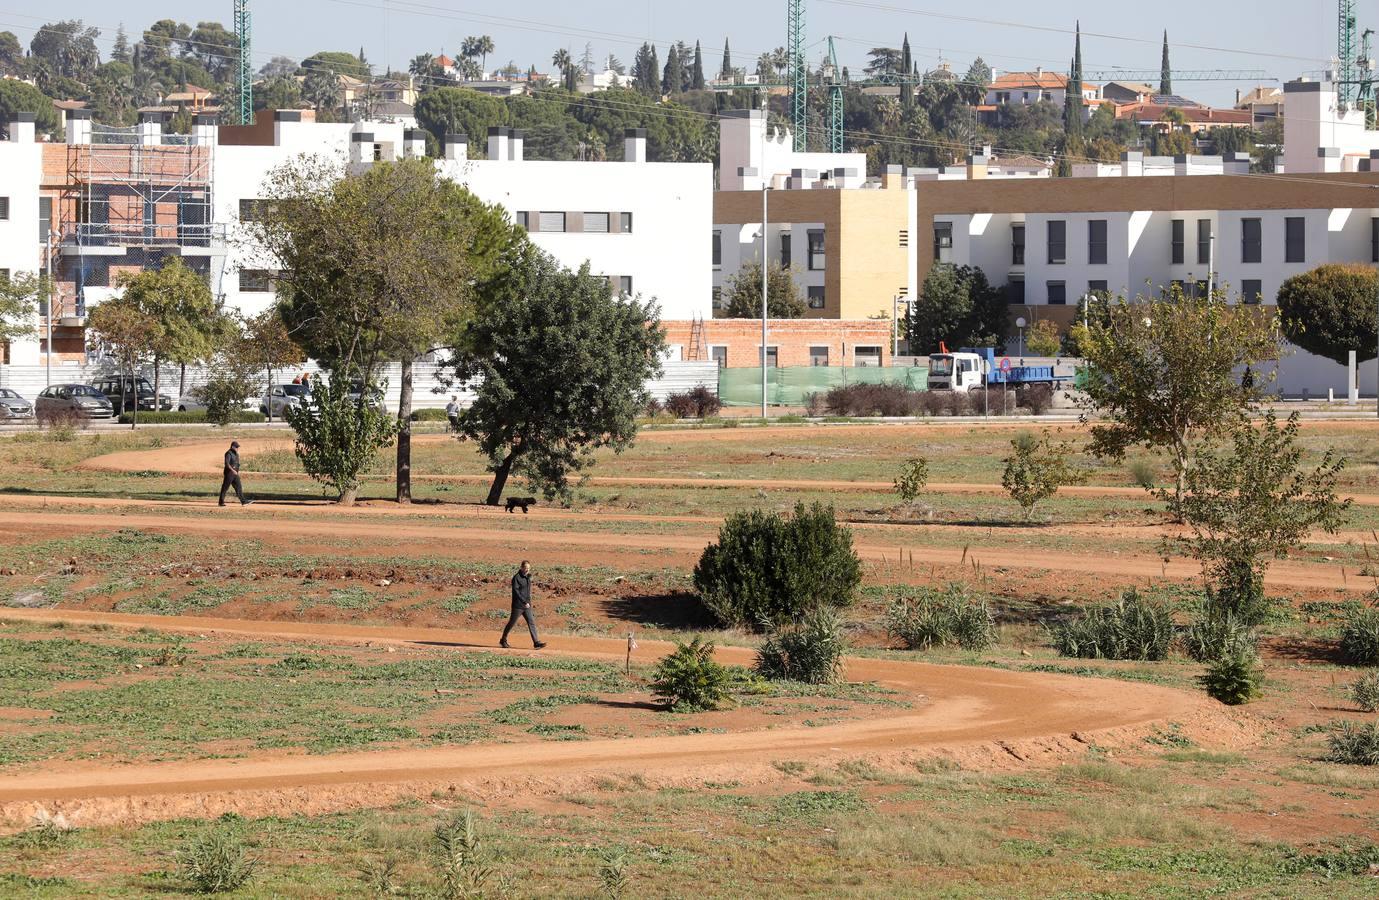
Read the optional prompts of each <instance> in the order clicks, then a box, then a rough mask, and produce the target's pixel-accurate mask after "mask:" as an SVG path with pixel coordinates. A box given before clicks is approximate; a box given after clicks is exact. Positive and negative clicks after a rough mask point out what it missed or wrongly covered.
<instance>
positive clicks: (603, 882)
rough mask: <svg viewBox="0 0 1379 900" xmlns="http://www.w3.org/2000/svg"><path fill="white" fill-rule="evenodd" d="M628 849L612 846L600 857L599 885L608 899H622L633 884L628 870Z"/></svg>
mask: <svg viewBox="0 0 1379 900" xmlns="http://www.w3.org/2000/svg"><path fill="white" fill-rule="evenodd" d="M627 869H628V865H627V851H625V850H623V849H622V848H621V847H610V848H609V849H607V850H605V851H604V852H603V854H602V856H600V858H599V886H600V887H602V888H603V896H605V897H607V898H608V900H622V898H623V897H626V896H627V893H628V891H629V890H630V889H631V886H632V877H631V876H630V875H629V874H628V872H627Z"/></svg>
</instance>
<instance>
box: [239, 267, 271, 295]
mask: <svg viewBox="0 0 1379 900" xmlns="http://www.w3.org/2000/svg"><path fill="white" fill-rule="evenodd" d="M239 289H240V290H241V291H242V292H244V293H246V294H271V293H272V292H273V273H272V272H269V271H268V270H266V269H240V270H239Z"/></svg>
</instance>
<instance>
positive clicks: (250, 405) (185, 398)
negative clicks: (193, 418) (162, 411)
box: [177, 386, 259, 412]
mask: <svg viewBox="0 0 1379 900" xmlns="http://www.w3.org/2000/svg"><path fill="white" fill-rule="evenodd" d="M258 406H259V398H257V397H245V398H244V404H243V408H244V409H245V410H246V411H252V410H255V409H258ZM205 408H206V397H205V395H204V394H202V392H201V386H197V387H194V388H187V392H186V393H185V394H183V395H182V396H180V397H178V398H177V411H178V412H192V411H194V410H201V409H205Z"/></svg>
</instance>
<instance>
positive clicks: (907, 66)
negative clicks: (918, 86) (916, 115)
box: [900, 31, 915, 109]
mask: <svg viewBox="0 0 1379 900" xmlns="http://www.w3.org/2000/svg"><path fill="white" fill-rule="evenodd" d="M914 67H915V64H914V57H913V56H911V55H910V33H909V32H908V31H907V32H905V43H903V44H901V45H900V71H901V74H902V75H903V76H904V80H903V81H901V82H900V105H901V106H903V107H905V108H906V109H909V108H910V107H911V106H913V105H914V102H915V86H914V82H913V81H912V80H911V78H912V77H913V76H912V75H911V70H912V69H914Z"/></svg>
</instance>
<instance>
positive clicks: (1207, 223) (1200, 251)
mask: <svg viewBox="0 0 1379 900" xmlns="http://www.w3.org/2000/svg"><path fill="white" fill-rule="evenodd" d="M1211 262H1212V260H1211V219H1198V220H1197V265H1199V266H1209V265H1211Z"/></svg>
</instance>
